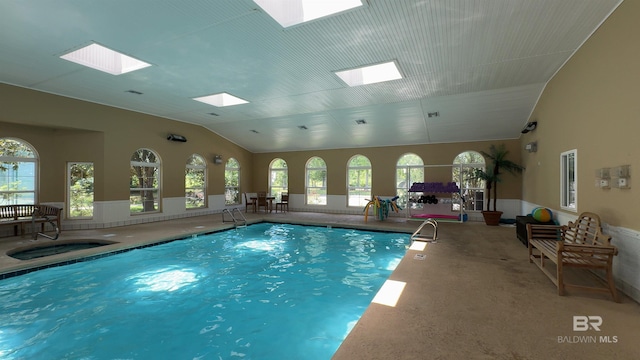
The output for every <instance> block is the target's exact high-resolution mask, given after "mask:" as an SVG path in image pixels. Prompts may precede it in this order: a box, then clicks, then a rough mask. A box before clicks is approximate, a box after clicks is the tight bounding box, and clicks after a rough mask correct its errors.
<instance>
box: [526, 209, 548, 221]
mask: <svg viewBox="0 0 640 360" xmlns="http://www.w3.org/2000/svg"><path fill="white" fill-rule="evenodd" d="M531 216H533V218H534V219H536V220H537V221H540V222H549V221H551V218H552V217H553V214H552V213H551V210H549V209H547V208H543V207H539V208H535V209H533V211H532V212H531Z"/></svg>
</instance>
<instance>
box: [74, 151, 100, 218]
mask: <svg viewBox="0 0 640 360" xmlns="http://www.w3.org/2000/svg"><path fill="white" fill-rule="evenodd" d="M93 181H94V178H93V163H71V164H69V199H68V207H69V213H68V216H69V217H70V218H91V217H93V193H94V191H93Z"/></svg>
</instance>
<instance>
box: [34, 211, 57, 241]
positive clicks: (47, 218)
mask: <svg viewBox="0 0 640 360" xmlns="http://www.w3.org/2000/svg"><path fill="white" fill-rule="evenodd" d="M36 218H44V219H45V222H48V223H49V224H51V226H53V228H54V229H55V232H56V234H55V235H53V236H51V235H47V234H45V233H41V232H39V231H38V228H37V227H36ZM44 224H45V223H42V231H44ZM31 229H32V231H33V240H38V235H40V236H44V237H46V238H47V239H51V240H58V236H60V229H59V228H58V225H56V223H54V222H53V221H52V220H51V219H49V217H48V216H47V215H46V214H43V213H42V212H41V211H40V210H39V209H38V208H36V209H34V210H33V213H31Z"/></svg>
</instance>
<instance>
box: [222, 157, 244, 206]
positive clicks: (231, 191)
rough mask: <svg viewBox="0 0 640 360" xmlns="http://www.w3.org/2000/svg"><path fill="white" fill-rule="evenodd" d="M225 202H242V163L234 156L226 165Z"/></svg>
mask: <svg viewBox="0 0 640 360" xmlns="http://www.w3.org/2000/svg"><path fill="white" fill-rule="evenodd" d="M224 203H225V204H226V205H235V204H240V163H239V162H238V160H236V159H234V158H229V160H227V163H226V165H225V166H224Z"/></svg>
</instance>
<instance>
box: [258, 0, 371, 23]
mask: <svg viewBox="0 0 640 360" xmlns="http://www.w3.org/2000/svg"><path fill="white" fill-rule="evenodd" d="M253 1H254V2H255V3H256V4H258V5H259V6H260V7H261V8H262V9H263V10H264V11H266V12H267V14H269V16H271V17H272V18H274V19H275V20H276V21H277V22H278V23H279V24H280V25H281V26H282V27H285V28H286V27H289V26H293V25H296V24H300V23H303V22H305V21H310V20H313V19H318V18H321V17H324V16H328V15H332V14H336V13H339V12H341V11H345V10H349V9H353V8H355V7H358V6H362V1H361V0H340V1H335V0H334V1H328V0H253Z"/></svg>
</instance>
